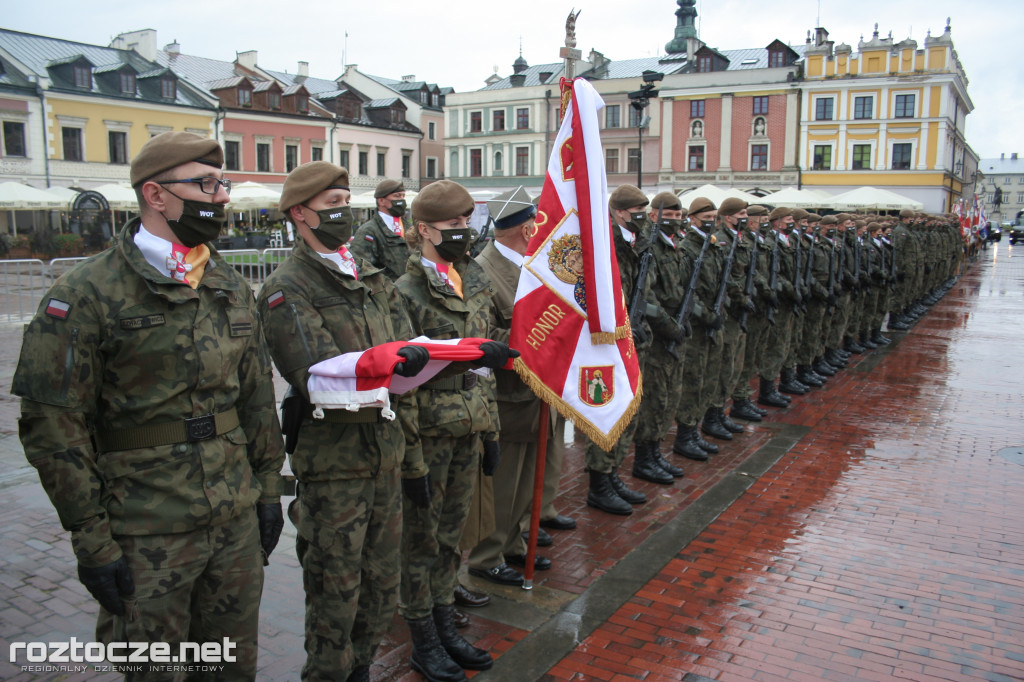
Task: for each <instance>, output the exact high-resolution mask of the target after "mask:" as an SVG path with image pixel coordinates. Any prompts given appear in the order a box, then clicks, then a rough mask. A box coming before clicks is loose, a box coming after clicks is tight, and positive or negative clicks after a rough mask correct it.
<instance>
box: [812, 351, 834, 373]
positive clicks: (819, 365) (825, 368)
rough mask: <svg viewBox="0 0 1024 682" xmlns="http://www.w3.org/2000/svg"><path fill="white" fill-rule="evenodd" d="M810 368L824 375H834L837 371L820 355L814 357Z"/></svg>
mask: <svg viewBox="0 0 1024 682" xmlns="http://www.w3.org/2000/svg"><path fill="white" fill-rule="evenodd" d="M811 369H812V370H813V371H815V372H817V373H818V374H820V375H822V376H825V377H834V376H835V375H836V372H838V371H839V370H837V369H836V368H835V367H833V366H832V365H830V364H828V363H827V362H825V358H823V357H822V356H820V355H819V356H818V357H816V358H814V364H812V365H811Z"/></svg>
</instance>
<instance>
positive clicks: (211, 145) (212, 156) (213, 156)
mask: <svg viewBox="0 0 1024 682" xmlns="http://www.w3.org/2000/svg"><path fill="white" fill-rule="evenodd" d="M191 161H198V162H199V163H204V164H206V165H207V166H213V167H214V168H220V167H221V166H223V165H224V150H223V149H221V146H220V143H218V142H217V140H211V139H210V138H208V137H200V136H198V135H196V134H195V133H185V132H171V133H160V134H159V135H156V136H154V137H151V138H149V141H147V142H146V144H144V145H142V149H141V150H139V153H138V154H136V156H135V158H134V159H132V166H131V182H132V187H138V186H139V185H141V184H142V183H143V182H145V181H146V180H149V179H150V178H152V177H154V176H156V175H158V174H160V173H163V172H164V171H167V170H170V169H172V168H176V167H178V166H180V165H182V164H183V163H189V162H191Z"/></svg>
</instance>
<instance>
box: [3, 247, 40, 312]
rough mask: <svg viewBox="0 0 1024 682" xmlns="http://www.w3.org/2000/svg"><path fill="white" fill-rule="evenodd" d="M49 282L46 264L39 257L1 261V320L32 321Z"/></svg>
mask: <svg viewBox="0 0 1024 682" xmlns="http://www.w3.org/2000/svg"><path fill="white" fill-rule="evenodd" d="M50 281H51V280H50V277H49V272H48V270H47V268H46V264H45V263H43V261H41V260H39V259H38V258H25V259H18V260H0V293H2V295H3V302H2V303H0V323H7V324H11V323H19V322H28V321H29V320H31V319H32V316H33V315H34V314H35V312H36V308H38V307H39V301H40V300H41V299H42V297H43V293H44V292H45V291H46V290H47V289H48V288H49V286H50Z"/></svg>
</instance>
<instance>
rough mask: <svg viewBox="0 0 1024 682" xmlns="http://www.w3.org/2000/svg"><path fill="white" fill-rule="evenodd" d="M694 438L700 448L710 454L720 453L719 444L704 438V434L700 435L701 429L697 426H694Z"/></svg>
mask: <svg viewBox="0 0 1024 682" xmlns="http://www.w3.org/2000/svg"><path fill="white" fill-rule="evenodd" d="M693 440H694V441H695V442H696V443H697V445H699V446H700V449H701V450H703V451H704V452H706V453H708V454H709V455H717V454H718V446H717V445H715V444H714V443H711V442H709V441H706V440H704V436H702V435H700V429H698V428H697V427H696V426H694V427H693Z"/></svg>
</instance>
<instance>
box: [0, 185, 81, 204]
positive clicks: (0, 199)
mask: <svg viewBox="0 0 1024 682" xmlns="http://www.w3.org/2000/svg"><path fill="white" fill-rule="evenodd" d="M60 208H67V204H66V203H65V202H63V201H61V200H60V199H58V198H57V197H55V196H53V195H52V194H50V193H49V192H46V191H44V190H41V189H36V188H35V187H30V186H29V185H23V184H21V183H20V182H0V209H5V210H9V211H45V210H48V209H60Z"/></svg>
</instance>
